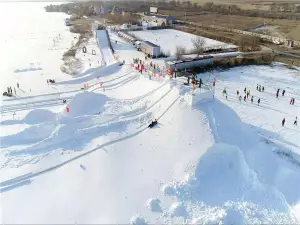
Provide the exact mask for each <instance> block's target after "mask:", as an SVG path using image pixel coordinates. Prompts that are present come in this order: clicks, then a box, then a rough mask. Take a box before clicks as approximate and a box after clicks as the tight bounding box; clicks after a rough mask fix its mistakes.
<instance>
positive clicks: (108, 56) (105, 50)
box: [96, 30, 115, 65]
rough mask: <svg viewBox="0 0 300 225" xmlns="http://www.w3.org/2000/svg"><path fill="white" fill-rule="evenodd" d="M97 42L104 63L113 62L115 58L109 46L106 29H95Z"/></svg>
mask: <svg viewBox="0 0 300 225" xmlns="http://www.w3.org/2000/svg"><path fill="white" fill-rule="evenodd" d="M96 37H97V42H98V45H99V47H100V51H101V55H102V58H103V59H104V61H105V63H106V65H111V64H112V63H114V61H115V59H114V56H113V53H112V50H111V48H110V40H109V36H108V32H107V30H96Z"/></svg>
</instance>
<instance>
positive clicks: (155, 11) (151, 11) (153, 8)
mask: <svg viewBox="0 0 300 225" xmlns="http://www.w3.org/2000/svg"><path fill="white" fill-rule="evenodd" d="M157 11H158V10H157V7H150V13H157Z"/></svg>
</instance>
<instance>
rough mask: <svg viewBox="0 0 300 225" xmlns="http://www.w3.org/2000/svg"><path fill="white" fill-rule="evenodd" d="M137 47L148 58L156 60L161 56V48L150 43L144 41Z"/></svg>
mask: <svg viewBox="0 0 300 225" xmlns="http://www.w3.org/2000/svg"><path fill="white" fill-rule="evenodd" d="M137 47H138V48H139V49H140V50H141V51H142V52H144V53H145V54H146V55H147V56H150V57H154V58H156V57H158V56H159V55H160V47H159V46H158V45H156V44H153V43H151V42H149V41H142V42H140V44H139V46H137Z"/></svg>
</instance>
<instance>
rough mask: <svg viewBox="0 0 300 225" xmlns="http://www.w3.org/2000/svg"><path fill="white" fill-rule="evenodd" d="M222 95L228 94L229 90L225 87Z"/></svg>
mask: <svg viewBox="0 0 300 225" xmlns="http://www.w3.org/2000/svg"><path fill="white" fill-rule="evenodd" d="M222 95H223V96H224V95H227V91H226V88H224V89H223V92H222Z"/></svg>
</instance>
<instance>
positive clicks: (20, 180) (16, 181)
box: [0, 95, 181, 193]
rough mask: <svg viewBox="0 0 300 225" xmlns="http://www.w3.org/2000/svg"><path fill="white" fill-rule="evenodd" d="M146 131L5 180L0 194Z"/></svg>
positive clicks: (140, 131) (0, 185)
mask: <svg viewBox="0 0 300 225" xmlns="http://www.w3.org/2000/svg"><path fill="white" fill-rule="evenodd" d="M180 97H181V96H180V95H179V96H178V97H177V98H176V99H175V100H173V101H172V102H171V104H170V105H169V106H168V107H167V108H166V109H165V110H164V111H163V112H162V113H161V115H160V116H159V117H157V118H158V119H160V118H162V117H163V116H164V115H165V114H166V113H167V112H168V111H169V110H170V108H171V107H172V106H173V105H174V104H175V103H176V102H177V101H178V100H179V99H180ZM147 129H148V127H144V128H142V129H140V130H138V131H137V132H135V133H132V134H130V135H127V136H124V137H122V138H118V139H115V140H112V141H109V142H106V143H104V144H102V145H99V146H98V147H96V148H94V149H91V150H89V151H87V152H84V153H82V154H80V155H77V156H75V157H73V158H71V159H69V160H66V161H64V162H62V163H59V164H57V165H55V166H51V167H49V168H47V169H43V170H40V171H36V172H31V173H27V174H24V175H21V176H18V177H15V178H12V179H9V180H6V181H2V182H1V183H0V193H2V192H5V191H8V190H10V189H11V188H12V187H14V186H19V185H23V184H27V183H30V180H29V179H32V178H34V177H38V176H40V175H42V174H45V173H48V172H51V171H53V170H56V169H58V168H60V167H62V166H64V165H66V164H68V163H70V162H73V161H75V160H77V159H79V158H82V157H84V156H86V155H88V154H91V153H93V152H95V151H97V150H99V149H101V148H103V147H106V146H109V145H112V144H115V143H118V142H122V141H124V140H127V139H129V138H132V137H134V136H136V135H138V134H140V133H142V132H143V131H145V130H147Z"/></svg>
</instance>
